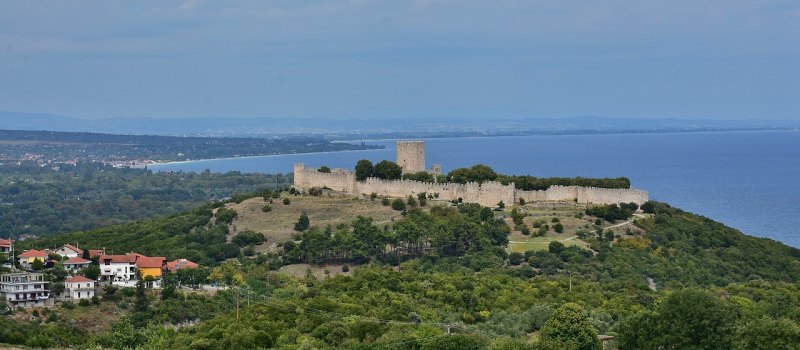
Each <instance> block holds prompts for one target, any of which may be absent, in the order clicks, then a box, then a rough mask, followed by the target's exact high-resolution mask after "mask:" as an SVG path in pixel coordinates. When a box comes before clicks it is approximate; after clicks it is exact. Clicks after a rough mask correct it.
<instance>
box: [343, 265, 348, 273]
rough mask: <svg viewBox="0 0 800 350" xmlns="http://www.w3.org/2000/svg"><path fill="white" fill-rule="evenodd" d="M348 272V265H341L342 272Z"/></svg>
mask: <svg viewBox="0 0 800 350" xmlns="http://www.w3.org/2000/svg"><path fill="white" fill-rule="evenodd" d="M349 271H350V265H347V264H344V265H342V272H349Z"/></svg>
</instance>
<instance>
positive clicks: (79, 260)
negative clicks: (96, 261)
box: [64, 256, 91, 264]
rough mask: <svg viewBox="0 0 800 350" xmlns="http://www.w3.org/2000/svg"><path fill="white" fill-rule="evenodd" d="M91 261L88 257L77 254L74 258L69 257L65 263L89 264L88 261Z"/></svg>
mask: <svg viewBox="0 0 800 350" xmlns="http://www.w3.org/2000/svg"><path fill="white" fill-rule="evenodd" d="M90 262H91V261H89V260H86V259H84V258H81V257H77V256H76V257H74V258H69V259H67V261H65V262H64V263H65V264H88V263H90Z"/></svg>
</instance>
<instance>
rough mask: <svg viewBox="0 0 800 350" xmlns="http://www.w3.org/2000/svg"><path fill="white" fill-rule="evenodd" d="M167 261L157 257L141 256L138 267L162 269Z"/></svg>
mask: <svg viewBox="0 0 800 350" xmlns="http://www.w3.org/2000/svg"><path fill="white" fill-rule="evenodd" d="M166 261H167V258H166V257H163V256H157V257H149V256H144V255H141V256H139V258H138V259H136V266H138V267H140V268H142V267H162V266H164V262H166Z"/></svg>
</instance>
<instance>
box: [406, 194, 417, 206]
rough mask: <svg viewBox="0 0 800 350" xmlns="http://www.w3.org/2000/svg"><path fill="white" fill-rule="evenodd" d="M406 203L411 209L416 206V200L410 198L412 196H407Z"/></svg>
mask: <svg viewBox="0 0 800 350" xmlns="http://www.w3.org/2000/svg"><path fill="white" fill-rule="evenodd" d="M406 202H407V203H408V206H409V207H412V208H413V207H416V206H417V200H416V199H414V197H412V196H408V200H407V201H406Z"/></svg>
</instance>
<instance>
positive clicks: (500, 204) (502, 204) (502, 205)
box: [497, 201, 506, 208]
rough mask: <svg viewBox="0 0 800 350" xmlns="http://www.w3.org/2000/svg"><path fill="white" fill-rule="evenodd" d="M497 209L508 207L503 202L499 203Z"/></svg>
mask: <svg viewBox="0 0 800 350" xmlns="http://www.w3.org/2000/svg"><path fill="white" fill-rule="evenodd" d="M497 207H498V208H505V207H506V204H505V203H503V201H499V202H497Z"/></svg>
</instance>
